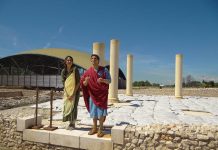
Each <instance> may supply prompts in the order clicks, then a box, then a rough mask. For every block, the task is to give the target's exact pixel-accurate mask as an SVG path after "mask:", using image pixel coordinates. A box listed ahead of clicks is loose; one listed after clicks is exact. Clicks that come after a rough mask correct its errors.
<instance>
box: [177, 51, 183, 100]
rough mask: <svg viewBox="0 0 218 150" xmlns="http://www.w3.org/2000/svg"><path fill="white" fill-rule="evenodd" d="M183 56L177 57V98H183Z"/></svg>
mask: <svg viewBox="0 0 218 150" xmlns="http://www.w3.org/2000/svg"><path fill="white" fill-rule="evenodd" d="M182 59H183V56H182V54H177V55H176V64H175V67H176V68H175V97H176V98H182Z"/></svg>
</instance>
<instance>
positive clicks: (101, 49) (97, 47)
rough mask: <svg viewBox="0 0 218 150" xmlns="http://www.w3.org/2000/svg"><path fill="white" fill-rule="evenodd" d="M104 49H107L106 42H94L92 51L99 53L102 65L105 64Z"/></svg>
mask: <svg viewBox="0 0 218 150" xmlns="http://www.w3.org/2000/svg"><path fill="white" fill-rule="evenodd" d="M104 49H105V45H104V43H99V42H95V43H93V48H92V51H93V54H97V55H98V56H99V57H100V62H99V65H100V66H105V58H104V55H105V54H104Z"/></svg>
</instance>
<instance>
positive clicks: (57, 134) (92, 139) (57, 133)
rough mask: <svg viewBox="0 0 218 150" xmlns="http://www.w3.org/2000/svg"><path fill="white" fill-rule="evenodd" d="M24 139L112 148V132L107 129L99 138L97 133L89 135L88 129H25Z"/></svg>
mask: <svg viewBox="0 0 218 150" xmlns="http://www.w3.org/2000/svg"><path fill="white" fill-rule="evenodd" d="M23 140H27V141H32V142H39V143H47V144H53V145H58V146H64V147H71V148H78V149H87V150H112V149H113V144H112V140H111V134H110V133H109V132H108V131H107V132H106V134H105V136H104V137H102V138H98V137H97V135H96V134H95V135H88V130H87V129H81V128H80V129H79V130H72V131H69V130H66V129H57V130H54V131H47V130H42V129H40V130H35V129H25V130H24V132H23Z"/></svg>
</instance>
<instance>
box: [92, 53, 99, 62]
mask: <svg viewBox="0 0 218 150" xmlns="http://www.w3.org/2000/svg"><path fill="white" fill-rule="evenodd" d="M92 56H95V57H96V58H97V59H98V61H100V57H99V56H98V55H97V54H92V55H91V58H92Z"/></svg>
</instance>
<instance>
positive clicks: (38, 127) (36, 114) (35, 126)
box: [32, 87, 43, 129]
mask: <svg viewBox="0 0 218 150" xmlns="http://www.w3.org/2000/svg"><path fill="white" fill-rule="evenodd" d="M38 101H39V89H38V87H37V88H36V109H35V117H36V118H35V125H34V126H33V127H32V129H40V128H42V127H43V125H38V120H37V119H38Z"/></svg>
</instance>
